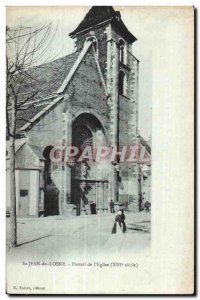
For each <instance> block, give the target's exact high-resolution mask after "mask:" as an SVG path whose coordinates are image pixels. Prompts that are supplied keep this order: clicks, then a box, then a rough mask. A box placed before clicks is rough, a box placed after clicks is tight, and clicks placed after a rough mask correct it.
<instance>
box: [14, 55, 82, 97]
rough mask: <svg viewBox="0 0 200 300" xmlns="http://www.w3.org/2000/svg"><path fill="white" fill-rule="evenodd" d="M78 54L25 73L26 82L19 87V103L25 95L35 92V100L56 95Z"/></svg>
mask: <svg viewBox="0 0 200 300" xmlns="http://www.w3.org/2000/svg"><path fill="white" fill-rule="evenodd" d="M78 55H79V52H74V53H72V54H70V55H67V56H64V57H61V58H58V59H56V60H54V61H51V62H48V63H45V64H42V65H40V66H37V67H34V68H31V70H30V71H28V72H27V76H26V78H25V79H26V80H25V82H24V83H23V85H22V87H21V91H22V92H21V93H20V95H19V96H20V98H21V99H20V101H23V100H24V99H25V98H26V97H27V95H32V94H34V93H35V92H38V93H37V94H36V97H35V99H43V98H44V97H45V98H46V97H48V96H51V95H52V94H56V92H57V89H58V88H59V87H60V86H61V84H62V83H63V81H64V79H65V77H66V76H67V74H68V73H69V71H70V69H71V68H72V66H73V65H74V63H75V61H76V59H77V57H78Z"/></svg>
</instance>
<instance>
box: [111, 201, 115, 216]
mask: <svg viewBox="0 0 200 300" xmlns="http://www.w3.org/2000/svg"><path fill="white" fill-rule="evenodd" d="M110 212H111V213H114V212H115V211H114V202H113V201H112V200H111V201H110Z"/></svg>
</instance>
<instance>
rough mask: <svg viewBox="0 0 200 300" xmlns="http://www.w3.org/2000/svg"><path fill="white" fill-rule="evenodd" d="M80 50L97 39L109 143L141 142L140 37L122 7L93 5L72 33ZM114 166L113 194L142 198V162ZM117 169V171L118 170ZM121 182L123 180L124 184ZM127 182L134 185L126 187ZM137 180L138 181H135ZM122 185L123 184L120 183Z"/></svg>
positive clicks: (125, 198) (124, 198)
mask: <svg viewBox="0 0 200 300" xmlns="http://www.w3.org/2000/svg"><path fill="white" fill-rule="evenodd" d="M70 37H72V38H73V39H74V40H75V47H76V51H81V49H82V48H83V47H84V43H85V41H87V40H91V41H92V42H93V46H94V49H95V52H96V57H97V59H98V63H99V65H100V69H101V73H102V75H103V78H104V81H105V86H106V94H107V95H106V96H107V98H106V99H107V105H108V107H109V145H110V146H111V147H116V149H117V151H118V152H120V151H121V150H122V148H123V146H132V145H135V144H136V143H137V135H138V68H139V61H138V59H137V58H135V57H134V55H133V54H132V44H133V43H134V42H135V41H136V40H137V39H136V37H135V36H134V35H133V34H132V33H131V32H130V31H129V30H128V29H127V27H126V25H125V24H124V22H123V21H122V18H121V14H120V12H119V11H115V10H114V9H113V7H112V6H93V7H92V8H91V9H90V10H89V12H88V13H87V14H86V16H85V17H84V19H83V20H82V21H81V23H80V24H79V25H78V27H77V28H76V29H75V30H74V31H73V32H71V33H70ZM116 164H117V168H115V167H113V176H111V177H112V184H111V185H112V191H111V196H110V197H111V198H112V199H113V200H114V201H116V202H118V201H120V199H121V200H122V201H126V202H128V203H129V202H131V203H132V202H135V203H137V202H138V171H137V169H138V166H137V164H132V165H130V164H129V165H128V164H126V163H121V162H118V161H116V162H115V166H116ZM116 170H117V171H116ZM119 182H121V183H122V184H120V183H119ZM123 182H124V186H127V187H129V186H132V187H133V186H134V188H131V189H130V190H127V189H128V188H127V189H126V190H125V188H124V190H123ZM133 182H134V183H133ZM120 185H121V187H120Z"/></svg>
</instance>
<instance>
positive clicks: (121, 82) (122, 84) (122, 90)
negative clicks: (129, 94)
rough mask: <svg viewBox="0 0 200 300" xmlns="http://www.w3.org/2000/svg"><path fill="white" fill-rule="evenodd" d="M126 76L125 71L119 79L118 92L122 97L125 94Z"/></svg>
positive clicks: (120, 74)
mask: <svg viewBox="0 0 200 300" xmlns="http://www.w3.org/2000/svg"><path fill="white" fill-rule="evenodd" d="M124 81H125V74H124V72H123V71H119V78H118V90H119V94H120V95H124V94H125V82H124Z"/></svg>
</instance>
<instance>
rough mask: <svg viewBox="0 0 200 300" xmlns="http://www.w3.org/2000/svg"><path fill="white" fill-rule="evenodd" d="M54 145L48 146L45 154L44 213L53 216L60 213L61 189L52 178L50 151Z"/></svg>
mask: <svg viewBox="0 0 200 300" xmlns="http://www.w3.org/2000/svg"><path fill="white" fill-rule="evenodd" d="M52 148H53V146H47V147H46V148H45V149H44V152H43V156H44V158H45V159H46V160H45V168H44V211H45V213H44V215H45V216H53V215H59V205H58V203H59V190H58V188H57V187H56V185H55V184H54V182H53V180H52V176H51V173H52V169H51V160H50V152H51V149H52Z"/></svg>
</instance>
